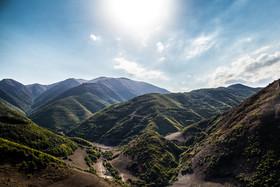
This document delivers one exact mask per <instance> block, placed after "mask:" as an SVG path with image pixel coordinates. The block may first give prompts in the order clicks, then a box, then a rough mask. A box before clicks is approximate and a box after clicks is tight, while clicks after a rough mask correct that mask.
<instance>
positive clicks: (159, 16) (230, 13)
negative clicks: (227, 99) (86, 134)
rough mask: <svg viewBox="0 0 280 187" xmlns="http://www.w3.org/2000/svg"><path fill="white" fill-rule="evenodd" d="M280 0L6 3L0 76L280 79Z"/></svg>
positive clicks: (218, 82) (177, 83)
mask: <svg viewBox="0 0 280 187" xmlns="http://www.w3.org/2000/svg"><path fill="white" fill-rule="evenodd" d="M279 18H280V1H279V0H265V1H264V0H226V1H225V0H211V1H210V0H102V1H101V0H83V1H77V0H60V1H57V0H47V1H46V0H0V79H4V78H12V79H14V80H17V81H19V82H21V83H23V84H31V83H41V84H50V83H54V82H58V81H62V80H65V79H67V78H83V79H87V80H91V79H94V78H97V77H100V76H107V77H127V78H130V79H133V80H137V81H144V82H148V83H151V84H154V85H156V86H159V87H162V88H166V89H168V90H170V91H172V92H186V91H190V90H193V89H198V88H209V87H219V86H228V85H231V84H235V83H242V84H245V85H248V86H252V87H259V86H266V85H267V84H268V83H270V82H272V81H273V80H275V79H279V78H280V74H279V70H280V20H279Z"/></svg>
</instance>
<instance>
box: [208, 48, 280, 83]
mask: <svg viewBox="0 0 280 187" xmlns="http://www.w3.org/2000/svg"><path fill="white" fill-rule="evenodd" d="M265 48H267V47H265ZM265 48H260V50H259V51H263V50H264V49H265ZM259 51H257V52H259ZM279 69H280V51H276V52H275V53H274V54H267V53H262V54H260V55H259V56H258V57H256V58H252V57H251V56H249V55H247V56H244V57H242V58H240V59H238V60H236V61H234V62H232V63H231V64H230V66H220V67H218V68H217V69H216V70H215V72H214V73H213V74H212V75H211V76H209V77H210V81H209V83H208V86H210V87H216V86H225V85H229V84H232V83H237V82H243V83H247V84H250V83H257V82H260V81H262V80H266V79H278V78H279Z"/></svg>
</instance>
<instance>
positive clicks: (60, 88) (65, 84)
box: [32, 78, 83, 109]
mask: <svg viewBox="0 0 280 187" xmlns="http://www.w3.org/2000/svg"><path fill="white" fill-rule="evenodd" d="M82 82H83V81H81V80H79V79H73V78H72V79H66V80H64V81H61V82H58V83H55V85H53V86H52V87H51V88H49V89H48V90H46V91H45V92H42V93H41V94H40V95H38V96H37V97H36V98H35V100H34V103H33V104H32V108H33V109H35V108H37V107H40V106H42V105H44V104H46V103H47V102H48V101H50V100H51V99H53V98H55V97H57V96H59V95H60V94H61V93H63V92H65V91H67V90H68V89H70V88H73V87H76V86H79V85H81V84H82Z"/></svg>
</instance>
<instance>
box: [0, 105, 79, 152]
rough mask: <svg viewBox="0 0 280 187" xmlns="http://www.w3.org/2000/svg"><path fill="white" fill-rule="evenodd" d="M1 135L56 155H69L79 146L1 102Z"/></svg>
mask: <svg viewBox="0 0 280 187" xmlns="http://www.w3.org/2000/svg"><path fill="white" fill-rule="evenodd" d="M0 137H1V138H5V139H8V140H10V141H14V142H17V143H20V144H22V145H26V146H28V147H31V148H34V149H37V150H40V151H43V152H46V153H49V154H51V155H54V156H67V155H69V154H72V153H73V151H74V150H75V149H76V148H77V144H76V143H75V142H73V141H71V140H70V139H69V138H66V137H63V136H61V135H58V134H55V133H53V132H51V131H49V130H46V129H44V128H42V127H39V126H38V125H36V124H34V123H33V122H32V121H31V120H29V119H28V118H26V117H24V116H23V115H22V114H19V113H17V112H14V111H12V110H10V109H8V108H7V107H5V106H3V105H1V104H0Z"/></svg>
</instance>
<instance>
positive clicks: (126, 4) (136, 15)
mask: <svg viewBox="0 0 280 187" xmlns="http://www.w3.org/2000/svg"><path fill="white" fill-rule="evenodd" d="M173 5H174V1H173V3H172V1H171V0H102V3H101V8H102V12H103V17H104V18H105V19H106V22H107V24H109V25H110V26H111V29H114V30H118V31H121V32H123V33H130V34H141V33H149V32H151V31H152V30H155V29H157V28H159V27H161V26H163V25H165V24H166V23H168V22H169V21H170V19H171V17H172V14H173V13H172V9H173Z"/></svg>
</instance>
